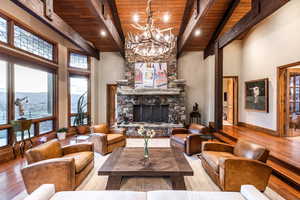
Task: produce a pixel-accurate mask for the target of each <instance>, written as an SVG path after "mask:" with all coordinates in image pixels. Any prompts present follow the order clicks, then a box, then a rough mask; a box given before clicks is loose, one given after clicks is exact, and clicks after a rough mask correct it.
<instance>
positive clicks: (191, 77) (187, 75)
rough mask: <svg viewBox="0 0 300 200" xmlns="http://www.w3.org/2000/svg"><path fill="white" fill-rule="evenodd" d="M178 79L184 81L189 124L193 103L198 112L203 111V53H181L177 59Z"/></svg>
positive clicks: (204, 74)
mask: <svg viewBox="0 0 300 200" xmlns="http://www.w3.org/2000/svg"><path fill="white" fill-rule="evenodd" d="M177 66H178V78H179V79H185V80H186V99H185V102H186V113H187V122H189V113H190V112H191V111H192V109H193V105H194V103H195V102H197V103H198V104H199V109H200V112H201V113H202V114H203V112H204V110H205V101H206V97H205V95H204V93H205V90H206V83H205V76H206V66H205V63H204V59H203V52H200V51H194V52H183V53H182V54H181V56H180V57H179V59H178V65H177Z"/></svg>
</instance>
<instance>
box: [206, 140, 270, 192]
mask: <svg viewBox="0 0 300 200" xmlns="http://www.w3.org/2000/svg"><path fill="white" fill-rule="evenodd" d="M268 155H269V151H268V150H267V149H266V148H265V147H263V146H260V145H257V144H253V143H250V142H247V141H245V140H239V141H238V142H237V144H236V145H235V146H231V145H228V144H224V143H217V142H204V143H203V145H202V154H201V162H202V165H203V167H204V169H205V171H206V172H207V173H208V174H209V176H210V177H211V178H212V180H213V181H214V182H215V183H216V184H217V185H218V186H219V187H220V188H221V189H222V190H223V191H236V192H237V191H240V188H241V185H248V184H250V185H254V186H255V187H256V188H257V189H258V190H260V191H264V190H265V189H266V187H267V185H268V181H269V177H270V175H271V173H272V168H271V167H269V166H268V165H266V164H265V163H266V161H267V159H268Z"/></svg>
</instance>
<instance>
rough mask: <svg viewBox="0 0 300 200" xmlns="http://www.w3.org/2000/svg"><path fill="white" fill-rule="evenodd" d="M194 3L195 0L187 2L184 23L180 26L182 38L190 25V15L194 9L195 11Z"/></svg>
mask: <svg viewBox="0 0 300 200" xmlns="http://www.w3.org/2000/svg"><path fill="white" fill-rule="evenodd" d="M194 2H195V0H187V1H186V4H185V9H184V13H183V16H182V22H181V25H180V30H179V34H178V35H179V36H181V35H182V34H183V32H184V30H185V28H186V26H187V24H188V21H189V17H190V14H191V12H192V9H193V5H194Z"/></svg>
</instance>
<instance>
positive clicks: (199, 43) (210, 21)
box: [184, 0, 251, 51]
mask: <svg viewBox="0 0 300 200" xmlns="http://www.w3.org/2000/svg"><path fill="white" fill-rule="evenodd" d="M232 1H233V0H219V1H216V2H215V3H214V5H213V6H212V8H211V9H210V10H209V11H208V13H207V14H206V16H205V18H204V20H203V21H201V22H200V24H198V25H197V28H196V30H197V29H198V30H200V32H201V34H200V35H199V36H195V34H192V35H191V37H190V38H189V40H188V41H187V44H186V45H185V48H184V51H202V50H204V49H205V47H206V46H207V44H208V42H209V40H210V38H211V37H212V35H213V33H214V31H215V30H216V28H217V26H218V24H219V23H220V21H221V20H222V18H223V15H224V14H225V12H226V10H227V9H228V7H229V6H230V4H231V3H232ZM250 10H251V0H241V1H240V3H239V5H238V6H237V8H236V9H235V10H234V12H233V14H232V16H231V17H230V19H229V20H228V22H227V23H226V25H225V27H224V29H223V31H222V32H221V34H220V36H221V35H222V34H223V33H225V32H226V31H228V30H229V29H230V28H232V27H233V26H234V25H235V24H236V22H238V21H239V20H240V19H241V18H242V17H243V16H244V15H245V14H247V12H249V11H250Z"/></svg>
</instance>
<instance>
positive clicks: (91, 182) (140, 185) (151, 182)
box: [14, 139, 284, 200]
mask: <svg viewBox="0 0 300 200" xmlns="http://www.w3.org/2000/svg"><path fill="white" fill-rule="evenodd" d="M169 146H170V145H169V139H152V141H151V142H150V147H169ZM127 147H143V140H142V139H128V140H127ZM108 156H109V155H106V156H101V155H100V154H97V153H95V167H94V169H93V170H92V171H91V173H90V174H89V175H88V177H87V178H86V179H85V180H84V181H83V183H82V184H81V185H80V186H79V187H78V188H77V189H76V190H105V186H106V182H107V176H98V175H97V170H98V169H99V168H100V167H101V166H102V164H103V163H104V162H105V160H106V159H107V158H108ZM186 158H187V160H188V162H189V163H190V165H191V167H192V168H193V170H194V176H190V177H185V183H186V187H187V190H191V191H220V189H219V188H218V187H217V186H216V185H215V184H214V183H213V181H212V180H211V179H210V177H209V176H208V175H207V174H206V172H205V170H204V169H203V167H202V165H201V160H199V159H198V157H197V156H196V155H195V156H191V157H189V156H186ZM171 189H172V185H171V183H170V181H169V179H168V178H149V177H147V178H143V177H132V178H126V179H123V180H122V186H121V190H127V191H128V190H129V191H151V190H171ZM24 193H25V192H23V194H20V195H18V196H17V197H16V198H15V199H14V200H19V199H21V198H20V197H21V196H23V197H24ZM265 195H266V196H268V197H269V198H270V199H271V200H284V198H282V197H281V196H280V195H278V194H277V193H276V192H274V191H273V190H272V189H270V188H267V190H266V191H265Z"/></svg>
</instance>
